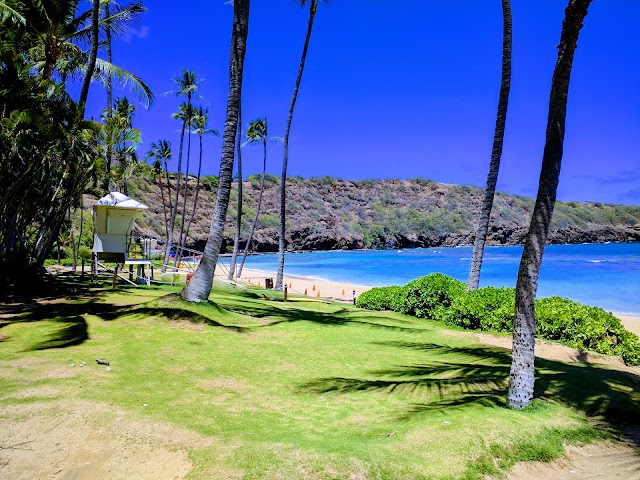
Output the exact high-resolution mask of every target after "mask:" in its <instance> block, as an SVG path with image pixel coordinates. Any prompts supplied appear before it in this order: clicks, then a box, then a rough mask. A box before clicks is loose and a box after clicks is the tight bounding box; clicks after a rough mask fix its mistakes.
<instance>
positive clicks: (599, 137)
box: [88, 0, 640, 205]
mask: <svg viewBox="0 0 640 480" xmlns="http://www.w3.org/2000/svg"><path fill="white" fill-rule="evenodd" d="M145 3H146V6H147V7H148V12H147V13H146V14H145V15H144V16H143V18H142V19H141V21H140V22H139V24H138V25H137V26H136V28H135V30H134V31H133V32H132V33H131V35H129V36H127V37H126V38H120V39H118V40H116V42H115V43H114V62H115V63H117V64H119V65H120V66H123V67H125V68H126V69H128V70H130V71H132V72H134V73H136V74H137V75H138V76H140V77H142V78H143V79H144V80H145V82H146V83H147V84H148V85H149V86H150V87H151V88H152V90H153V91H154V92H155V94H156V102H155V105H154V106H153V107H152V108H150V109H149V110H144V109H143V108H141V107H140V108H138V110H137V111H136V115H135V117H134V126H137V127H138V128H140V129H141V130H142V135H143V139H144V144H143V145H142V146H141V148H140V150H141V152H142V153H144V152H146V151H147V150H148V148H149V145H150V144H151V142H153V141H157V140H158V139H161V138H166V139H170V140H171V141H172V144H173V147H174V151H175V154H174V160H173V161H172V165H170V169H171V168H174V169H175V167H176V164H177V162H176V158H175V157H177V151H178V144H179V124H178V123H177V122H176V121H175V120H172V119H171V113H172V112H174V111H176V110H177V106H178V103H179V102H178V99H176V98H175V97H173V96H170V95H162V93H163V92H167V91H170V90H172V80H171V79H172V77H174V76H176V75H178V74H179V73H180V71H181V70H183V69H186V68H188V69H193V70H195V71H196V72H197V73H198V75H199V76H200V77H202V78H203V79H204V83H203V84H202V89H201V94H202V95H203V96H204V97H205V100H204V101H203V102H204V103H205V105H206V106H208V107H209V109H210V112H211V114H210V116H211V121H210V124H211V127H212V128H215V129H217V130H220V131H222V129H223V124H224V112H225V108H226V98H227V86H228V54H229V40H230V35H231V20H232V6H231V5H228V4H225V0H214V1H197V0H196V1H192V2H185V3H181V4H180V6H179V7H176V2H169V1H168V0H153V1H150V0H148V1H147V2H145ZM512 3H513V5H512V9H513V35H514V38H513V74H512V87H511V97H510V104H509V113H508V119H507V127H506V135H505V145H504V152H503V157H502V166H501V171H500V179H499V181H498V188H499V189H500V190H502V191H506V192H509V193H515V194H521V195H526V196H535V193H536V191H537V183H538V176H539V171H540V164H541V161H542V151H543V146H544V134H545V128H546V117H547V107H548V98H549V88H550V84H551V76H552V73H553V68H554V65H555V61H556V58H557V50H556V48H555V46H556V45H557V44H558V42H559V38H560V29H561V25H562V19H563V17H564V8H565V7H566V5H567V0H539V1H535V2H532V1H526V0H513V2H512ZM307 17H308V12H307V10H306V9H301V8H299V7H297V6H296V5H295V4H294V2H293V1H292V0H269V1H267V0H254V1H253V2H252V5H251V18H250V26H249V40H248V49H247V57H246V62H245V82H244V90H243V120H244V123H245V125H246V124H247V123H248V122H249V121H250V120H253V119H255V118H256V117H257V116H259V115H266V116H267V117H268V120H269V133H270V135H273V136H282V135H283V134H284V126H285V121H286V115H287V109H288V106H289V101H290V97H291V93H292V89H293V84H294V81H295V76H296V73H297V68H298V63H299V58H300V53H301V50H302V44H303V41H304V35H305V31H306V26H307ZM638 18H640V2H639V1H637V0H615V1H612V0H594V2H593V3H592V5H591V8H590V10H589V15H588V16H587V18H586V20H585V26H584V28H583V30H582V33H581V36H580V40H579V44H578V50H577V52H576V57H575V61H574V69H573V74H572V80H571V88H570V92H569V105H568V116H567V131H566V137H565V152H564V159H563V166H562V173H561V178H560V186H559V192H558V198H559V199H560V200H575V201H585V200H589V201H600V202H613V203H626V204H634V205H639V204H640V89H639V88H638V85H640V55H639V54H638V52H640V35H638V33H637V19H638ZM501 51H502V10H501V2H500V0H493V1H488V0H485V1H481V2H478V1H472V0H461V1H457V2H451V1H434V0H422V1H418V0H405V1H396V2H388V1H384V2H383V1H379V0H369V1H367V2H362V1H360V2H356V1H352V0H336V1H334V2H331V3H330V4H328V5H324V4H323V5H320V6H319V8H318V14H317V16H316V21H315V24H314V32H313V36H312V39H311V45H310V48H309V54H308V57H307V66H306V69H305V74H304V78H303V81H302V86H301V89H300V94H299V97H298V103H297V105H296V110H295V113H294V121H293V127H292V132H291V139H290V154H289V155H290V156H289V172H288V173H289V175H302V176H303V177H310V176H322V175H330V176H334V177H340V178H344V179H364V178H413V177H424V178H431V179H433V180H436V181H438V182H443V183H457V184H472V185H478V186H484V183H485V181H486V173H487V168H488V163H489V159H490V152H491V144H492V140H493V130H494V124H495V112H496V107H497V99H498V89H499V82H500V68H501ZM121 95H129V96H130V93H129V91H128V89H127V88H125V89H124V90H120V89H116V96H121ZM105 103H106V92H105V90H104V89H103V88H102V87H101V86H99V85H95V86H93V87H92V91H91V94H90V98H89V106H88V113H89V114H92V115H94V116H95V117H96V118H98V117H99V114H100V111H101V110H102V109H103V108H104V106H105ZM194 140H195V138H194ZM194 145H195V146H196V147H197V143H196V144H194ZM194 154H197V151H194ZM220 154H221V140H220V139H218V138H214V137H211V138H209V139H208V140H207V141H206V143H205V153H204V165H203V169H204V171H205V172H206V173H207V174H217V173H218V169H219V162H220ZM243 160H244V172H245V176H246V175H247V174H249V173H259V171H260V169H261V149H260V148H258V147H251V146H249V147H246V148H245V149H244V153H243ZM196 164H197V155H193V156H192V160H191V165H192V168H191V169H190V170H191V171H193V172H195V169H196V167H197V165H196ZM268 164H269V167H268V171H269V173H272V174H275V175H279V174H280V171H281V164H282V146H281V145H280V144H270V145H269V159H268Z"/></svg>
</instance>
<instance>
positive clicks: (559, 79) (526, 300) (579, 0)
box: [508, 0, 591, 408]
mask: <svg viewBox="0 0 640 480" xmlns="http://www.w3.org/2000/svg"><path fill="white" fill-rule="evenodd" d="M590 3H591V0H569V5H568V7H567V9H566V10H565V18H564V21H563V22H562V33H561V34H560V44H559V45H558V60H557V62H556V67H555V70H554V72H553V79H552V81H551V95H550V98H549V116H548V119H547V134H546V140H545V145H544V154H543V157H542V168H541V170H540V182H539V186H538V195H537V197H536V203H535V206H534V208H533V216H532V217H531V223H530V225H529V231H528V233H527V236H526V238H525V242H524V252H523V253H522V259H521V260H520V268H519V270H518V281H517V282H516V308H515V319H514V322H513V350H512V363H511V373H510V375H509V395H508V405H509V406H510V407H512V408H523V407H526V406H527V405H529V403H530V402H531V399H532V398H533V387H534V360H535V352H534V351H535V333H536V321H535V299H536V291H537V289H538V275H539V273H540V265H541V264H542V254H543V253H544V245H545V243H546V241H547V236H548V234H549V224H550V223H551V217H552V215H553V208H554V206H555V202H556V193H557V190H558V181H559V179H560V165H561V163H562V150H563V144H564V130H565V120H566V115H567V97H568V94H569V81H570V79H571V67H572V65H573V56H574V53H575V50H576V47H577V43H578V35H579V34H580V30H581V29H582V24H583V21H584V18H585V16H586V15H587V10H588V8H589V4H590Z"/></svg>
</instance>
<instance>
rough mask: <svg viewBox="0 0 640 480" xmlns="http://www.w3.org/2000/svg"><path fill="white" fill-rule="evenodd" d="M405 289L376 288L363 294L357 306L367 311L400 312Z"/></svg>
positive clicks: (393, 287)
mask: <svg viewBox="0 0 640 480" xmlns="http://www.w3.org/2000/svg"><path fill="white" fill-rule="evenodd" d="M404 298H405V296H404V288H403V287H398V286H392V287H375V288H372V289H371V290H367V291H366V292H364V293H362V294H361V295H360V296H359V297H358V299H357V300H356V306H358V307H360V308H366V309H367V310H393V311H394V312H399V311H401V310H402V304H403V303H404Z"/></svg>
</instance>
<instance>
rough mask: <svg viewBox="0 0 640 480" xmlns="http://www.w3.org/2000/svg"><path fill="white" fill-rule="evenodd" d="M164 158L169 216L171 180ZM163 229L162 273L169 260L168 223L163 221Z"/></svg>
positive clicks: (171, 209)
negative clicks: (164, 239)
mask: <svg viewBox="0 0 640 480" xmlns="http://www.w3.org/2000/svg"><path fill="white" fill-rule="evenodd" d="M163 160H164V175H165V179H166V181H167V199H168V200H169V209H170V212H169V216H171V212H172V211H173V208H172V207H173V205H172V204H171V182H169V164H168V163H167V159H166V158H163ZM164 231H165V238H166V241H165V242H164V249H165V250H164V263H163V265H162V268H161V269H160V271H161V272H162V273H164V272H165V271H166V265H167V262H168V260H169V251H170V245H169V223H165V226H164Z"/></svg>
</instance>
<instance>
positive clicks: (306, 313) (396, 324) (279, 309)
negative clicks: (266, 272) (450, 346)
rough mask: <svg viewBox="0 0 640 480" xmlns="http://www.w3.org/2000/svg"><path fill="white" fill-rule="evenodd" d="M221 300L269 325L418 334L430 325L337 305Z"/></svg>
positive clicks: (243, 313)
mask: <svg viewBox="0 0 640 480" xmlns="http://www.w3.org/2000/svg"><path fill="white" fill-rule="evenodd" d="M218 303H219V304H220V305H222V306H223V307H224V308H225V309H226V310H228V311H231V312H235V313H239V314H242V315H247V316H250V317H253V318H270V319H274V320H273V321H271V322H270V323H268V324H267V325H266V326H267V327H273V326H277V325H283V324H291V323H295V322H310V323H315V324H317V325H327V326H347V325H363V326H367V327H372V328H380V329H385V330H394V331H404V332H416V333H418V332H421V333H423V332H425V331H426V330H428V329H429V328H430V327H429V326H428V324H425V326H424V327H423V328H419V327H415V325H416V323H415V322H411V321H407V320H402V319H395V318H394V319H393V320H391V319H390V320H389V323H382V322H380V321H379V320H380V316H379V315H376V314H374V313H370V312H367V311H364V310H354V309H350V308H346V307H344V306H336V305H333V306H330V311H327V312H319V311H317V310H311V309H307V308H305V307H304V306H303V305H300V304H295V305H293V304H290V303H281V302H277V303H276V302H273V303H267V302H265V301H264V300H260V299H258V300H256V301H250V300H249V301H247V300H243V301H241V302H240V301H237V300H235V299H233V298H232V297H229V296H227V297H225V298H224V299H223V298H221V299H219V301H218ZM377 313H379V312H377ZM370 318H371V319H373V318H375V319H376V320H377V321H373V320H370ZM405 324H406V325H405ZM409 325H411V326H409Z"/></svg>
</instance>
